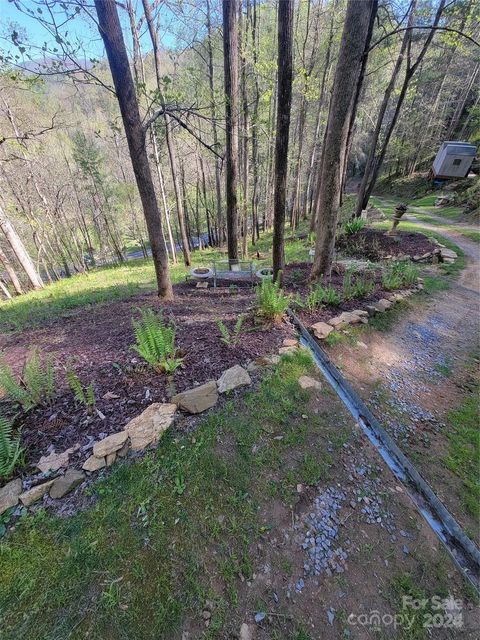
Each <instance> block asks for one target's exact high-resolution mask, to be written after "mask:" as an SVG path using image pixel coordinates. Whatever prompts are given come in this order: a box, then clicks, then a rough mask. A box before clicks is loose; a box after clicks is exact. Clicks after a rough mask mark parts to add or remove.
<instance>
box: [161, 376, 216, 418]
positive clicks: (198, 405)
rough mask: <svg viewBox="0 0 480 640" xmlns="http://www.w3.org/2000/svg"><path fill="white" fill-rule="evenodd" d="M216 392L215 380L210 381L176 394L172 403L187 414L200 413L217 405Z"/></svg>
mask: <svg viewBox="0 0 480 640" xmlns="http://www.w3.org/2000/svg"><path fill="white" fill-rule="evenodd" d="M217 400H218V391H217V383H216V382H215V380H210V381H209V382H206V383H205V384H202V385H200V386H199V387H195V388H193V389H189V390H188V391H184V392H183V393H178V394H177V395H176V396H173V398H172V402H174V403H175V404H176V405H178V406H179V407H180V409H183V411H188V413H202V411H206V410H207V409H210V407H213V406H214V405H215V404H217Z"/></svg>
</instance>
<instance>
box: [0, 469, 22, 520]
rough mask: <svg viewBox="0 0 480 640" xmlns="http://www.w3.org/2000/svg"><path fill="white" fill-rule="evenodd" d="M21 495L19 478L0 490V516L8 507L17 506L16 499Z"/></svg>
mask: <svg viewBox="0 0 480 640" xmlns="http://www.w3.org/2000/svg"><path fill="white" fill-rule="evenodd" d="M21 493H22V481H21V479H20V478H16V479H15V480H12V481H11V482H8V483H7V484H6V485H5V486H4V487H2V488H1V489H0V515H1V514H2V513H4V512H5V511H6V510H7V509H10V507H14V506H15V505H16V504H18V499H19V498H20V494H21Z"/></svg>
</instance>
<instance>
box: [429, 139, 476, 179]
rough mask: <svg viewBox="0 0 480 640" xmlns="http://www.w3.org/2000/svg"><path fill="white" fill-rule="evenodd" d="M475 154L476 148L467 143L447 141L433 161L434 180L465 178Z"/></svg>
mask: <svg viewBox="0 0 480 640" xmlns="http://www.w3.org/2000/svg"><path fill="white" fill-rule="evenodd" d="M476 154H477V147H476V146H475V145H473V144H470V143H469V142H454V141H451V140H450V141H447V142H444V143H443V144H442V146H441V147H440V149H439V150H438V153H437V156H436V158H435V160H434V161H433V167H432V172H433V176H434V177H435V178H465V177H466V176H468V172H469V171H470V167H471V166H472V162H473V160H474V159H475V156H476Z"/></svg>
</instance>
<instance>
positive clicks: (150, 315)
mask: <svg viewBox="0 0 480 640" xmlns="http://www.w3.org/2000/svg"><path fill="white" fill-rule="evenodd" d="M139 311H140V314H141V316H142V317H141V320H132V324H133V331H134V333H135V338H136V341H137V344H135V345H133V347H132V349H134V350H135V351H136V352H137V353H138V354H139V355H141V356H142V358H143V359H144V360H146V361H147V362H148V364H149V365H150V366H152V367H153V368H154V369H155V371H157V372H159V373H160V372H165V373H173V372H174V371H175V369H177V368H178V367H179V366H180V365H181V364H182V358H178V357H176V351H177V350H176V347H175V328H174V327H173V326H172V325H167V324H165V323H164V321H163V316H162V314H161V313H159V314H155V313H154V312H153V310H152V309H139Z"/></svg>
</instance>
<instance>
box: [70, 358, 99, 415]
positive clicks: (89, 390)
mask: <svg viewBox="0 0 480 640" xmlns="http://www.w3.org/2000/svg"><path fill="white" fill-rule="evenodd" d="M66 376H67V381H68V384H69V386H70V389H71V390H72V391H73V394H74V396H75V399H76V400H77V402H79V403H80V404H83V405H84V406H85V407H86V408H87V412H88V413H91V412H92V411H93V409H94V408H95V404H96V401H95V390H94V388H93V382H90V384H89V385H88V386H86V387H85V389H84V388H83V385H82V383H81V382H80V378H79V377H78V376H77V374H76V373H75V371H73V370H72V369H67V371H66Z"/></svg>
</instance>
